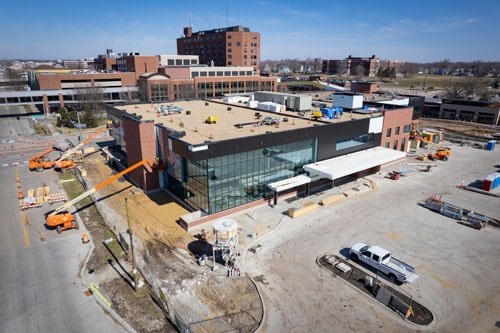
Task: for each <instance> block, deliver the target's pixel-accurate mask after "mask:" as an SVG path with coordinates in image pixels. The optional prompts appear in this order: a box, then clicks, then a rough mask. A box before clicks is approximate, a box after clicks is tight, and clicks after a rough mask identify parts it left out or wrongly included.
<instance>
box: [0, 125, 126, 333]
mask: <svg viewBox="0 0 500 333" xmlns="http://www.w3.org/2000/svg"><path fill="white" fill-rule="evenodd" d="M9 121H10V126H11V127H12V128H13V131H14V132H17V131H18V130H23V128H24V127H25V126H26V124H24V122H25V121H24V120H21V121H17V120H16V119H15V118H14V119H6V118H3V119H0V129H3V128H5V126H6V124H5V122H7V123H9ZM26 121H27V120H26ZM0 133H1V134H3V132H0ZM23 134H29V133H27V132H26V131H25V130H24V132H23ZM27 136H29V135H27ZM5 158H12V157H9V156H8V157H3V156H1V155H0V184H1V191H0V212H1V215H0V282H1V283H0V294H1V295H2V302H0V332H124V331H125V330H124V329H123V327H122V326H121V325H120V324H119V323H117V322H115V321H114V320H113V319H112V318H111V317H110V316H109V315H107V314H106V313H105V311H104V310H103V309H102V308H101V307H100V305H98V304H97V303H96V302H95V300H94V299H93V297H92V296H86V295H85V294H84V291H85V290H87V288H88V286H86V285H83V282H82V281H81V279H80V278H79V277H78V274H79V271H80V269H81V265H82V263H83V261H84V260H85V258H86V256H87V255H88V253H89V251H90V245H89V244H82V242H81V233H82V230H79V231H77V230H69V231H66V232H63V233H62V234H61V235H58V234H57V233H56V232H55V231H54V230H46V229H45V228H44V225H43V222H44V213H45V211H46V210H49V208H50V207H49V206H46V207H45V206H44V207H42V208H32V209H29V210H26V211H25V214H26V216H27V217H28V220H29V222H30V224H31V225H30V226H28V227H26V228H25V227H24V226H23V222H22V221H23V220H22V215H21V211H20V208H19V203H18V200H17V188H16V167H15V166H13V165H12V164H11V163H3V162H5V160H2V159H5ZM3 164H7V165H6V166H3ZM18 174H19V178H20V181H21V185H22V188H23V190H24V191H26V189H28V188H36V187H41V186H50V188H51V192H59V191H61V190H62V187H61V186H60V184H59V183H58V181H57V175H56V174H55V173H54V172H52V170H48V171H46V172H43V173H36V172H29V170H28V168H27V167H26V166H19V167H18ZM45 205H46V204H45ZM40 232H43V233H44V235H45V237H46V240H45V241H41V239H40V234H39V233H40Z"/></svg>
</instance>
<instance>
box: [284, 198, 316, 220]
mask: <svg viewBox="0 0 500 333" xmlns="http://www.w3.org/2000/svg"><path fill="white" fill-rule="evenodd" d="M316 208H318V204H317V203H314V202H309V203H306V204H303V205H301V206H300V207H298V208H290V209H289V210H288V216H290V217H292V218H295V217H299V216H302V215H304V214H307V213H310V212H312V211H313V210H315V209H316Z"/></svg>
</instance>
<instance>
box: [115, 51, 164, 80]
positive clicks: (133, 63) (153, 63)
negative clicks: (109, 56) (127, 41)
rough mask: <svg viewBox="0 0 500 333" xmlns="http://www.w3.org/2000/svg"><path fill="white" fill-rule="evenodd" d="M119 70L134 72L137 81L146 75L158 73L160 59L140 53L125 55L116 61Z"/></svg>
mask: <svg viewBox="0 0 500 333" xmlns="http://www.w3.org/2000/svg"><path fill="white" fill-rule="evenodd" d="M116 65H117V69H118V71H120V72H134V73H135V78H136V80H138V79H139V77H140V76H141V75H142V74H144V73H150V72H156V71H157V70H158V66H159V65H160V58H159V57H158V56H152V55H140V54H139V53H135V54H132V53H130V54H129V55H124V56H121V57H119V58H118V59H117V60H116Z"/></svg>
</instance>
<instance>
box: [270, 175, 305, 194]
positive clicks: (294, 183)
mask: <svg viewBox="0 0 500 333" xmlns="http://www.w3.org/2000/svg"><path fill="white" fill-rule="evenodd" d="M310 182H311V178H309V177H307V176H304V175H299V176H296V177H292V178H288V179H283V180H280V181H278V182H274V183H270V184H268V185H267V187H268V188H269V189H271V190H273V191H274V192H283V191H286V190H289V189H291V188H294V187H298V186H301V185H304V184H308V183H310Z"/></svg>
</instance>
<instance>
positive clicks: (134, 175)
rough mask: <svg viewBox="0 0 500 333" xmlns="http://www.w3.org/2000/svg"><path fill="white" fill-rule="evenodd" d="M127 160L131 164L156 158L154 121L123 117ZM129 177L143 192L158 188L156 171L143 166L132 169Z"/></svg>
mask: <svg viewBox="0 0 500 333" xmlns="http://www.w3.org/2000/svg"><path fill="white" fill-rule="evenodd" d="M123 129H124V133H125V144H126V147H127V162H128V165H129V166H130V165H132V164H134V163H137V162H139V161H141V160H148V161H150V162H152V161H154V159H155V158H156V140H155V128H154V121H152V120H150V121H141V120H138V119H135V118H133V117H124V118H123ZM129 177H130V179H131V181H132V182H133V183H135V184H136V185H137V186H139V187H141V188H142V189H143V190H144V191H145V192H147V191H151V190H155V189H158V188H159V181H158V173H157V172H156V171H153V172H152V173H148V172H147V171H146V170H145V169H144V168H139V169H136V170H134V171H132V172H131V173H130V174H129Z"/></svg>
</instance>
